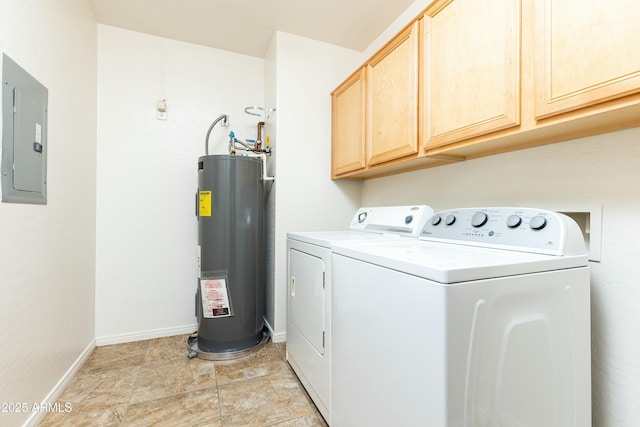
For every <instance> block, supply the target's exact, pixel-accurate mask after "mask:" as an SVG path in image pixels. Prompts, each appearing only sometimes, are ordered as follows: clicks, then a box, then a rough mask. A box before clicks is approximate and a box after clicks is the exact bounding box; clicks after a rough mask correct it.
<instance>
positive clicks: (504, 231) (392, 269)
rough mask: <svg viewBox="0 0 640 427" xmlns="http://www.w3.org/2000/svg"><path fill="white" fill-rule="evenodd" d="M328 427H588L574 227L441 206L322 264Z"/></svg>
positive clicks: (342, 247)
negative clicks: (414, 229)
mask: <svg viewBox="0 0 640 427" xmlns="http://www.w3.org/2000/svg"><path fill="white" fill-rule="evenodd" d="M331 268H332V274H333V291H332V299H331V304H332V309H331V310H332V311H331V322H332V361H331V362H332V367H331V378H332V379H331V381H332V382H331V425H332V427H342V426H348V427H355V426H367V427H371V426H389V425H393V426H427V427H451V426H461V427H462V426H465V427H485V426H486V427H498V426H514V427H585V426H590V425H591V385H590V384H591V370H590V302H589V301H590V299H589V267H588V263H587V256H586V255H585V248H584V240H583V237H582V234H581V232H580V230H579V228H578V226H577V225H576V224H575V222H574V221H573V220H571V219H570V218H568V217H566V216H564V215H561V214H558V213H555V212H549V211H543V210H539V209H527V208H481V209H456V210H447V211H443V212H440V213H438V214H436V215H435V216H434V217H433V218H432V219H431V220H430V221H429V222H428V223H427V224H426V225H425V227H424V229H423V231H422V233H421V237H420V238H419V239H405V240H404V241H387V242H373V243H371V244H361V243H358V242H343V243H339V244H336V245H334V246H333V255H332V260H331Z"/></svg>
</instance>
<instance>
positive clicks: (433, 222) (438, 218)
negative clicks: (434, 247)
mask: <svg viewBox="0 0 640 427" xmlns="http://www.w3.org/2000/svg"><path fill="white" fill-rule="evenodd" d="M441 221H442V217H441V216H440V215H434V216H432V217H431V225H438V224H440V222H441Z"/></svg>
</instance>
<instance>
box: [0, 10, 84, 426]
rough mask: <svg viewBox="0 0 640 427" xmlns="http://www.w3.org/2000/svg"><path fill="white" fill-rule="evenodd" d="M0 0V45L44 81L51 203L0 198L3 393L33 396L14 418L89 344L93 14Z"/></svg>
mask: <svg viewBox="0 0 640 427" xmlns="http://www.w3.org/2000/svg"><path fill="white" fill-rule="evenodd" d="M0 3H1V4H0V51H1V52H3V53H6V54H7V55H8V56H10V57H11V58H12V59H13V60H15V61H16V62H17V63H18V64H20V65H21V66H22V67H23V68H25V69H26V70H27V71H28V72H29V73H30V74H32V75H33V76H34V77H35V78H36V79H38V80H39V81H40V82H41V83H42V84H43V85H45V86H46V87H47V88H48V90H49V103H48V107H49V109H48V147H46V148H45V149H48V179H47V184H48V203H47V205H46V206H36V205H23V204H10V203H2V204H0V295H1V296H0V342H1V343H2V346H1V350H0V402H2V403H9V402H13V403H16V402H18V403H27V404H28V405H29V408H28V411H27V412H26V413H18V412H14V413H7V412H5V411H2V412H0V425H3V426H13V425H22V424H24V423H25V422H27V420H28V419H31V422H35V420H36V419H37V418H38V413H36V412H31V405H33V404H34V403H35V404H38V403H40V402H44V401H48V402H52V401H53V400H52V399H55V398H56V397H57V395H58V393H59V392H61V387H60V386H61V385H62V384H63V383H64V381H66V380H67V379H68V378H69V375H67V374H70V373H72V372H73V370H74V369H75V368H77V365H76V363H77V362H79V361H80V360H81V359H82V358H83V357H84V356H86V355H87V354H88V352H89V351H90V350H91V349H92V348H93V346H94V342H93V338H94V280H95V279H94V277H95V276H94V275H95V164H96V136H95V133H96V24H95V19H94V18H93V14H92V13H91V11H90V9H89V8H88V6H87V5H86V2H85V1H84V0H58V1H55V2H52V1H48V0H2V1H1V2H0ZM0 81H1V80H0ZM3 409H4V406H3Z"/></svg>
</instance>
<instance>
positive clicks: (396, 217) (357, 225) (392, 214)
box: [349, 205, 433, 237]
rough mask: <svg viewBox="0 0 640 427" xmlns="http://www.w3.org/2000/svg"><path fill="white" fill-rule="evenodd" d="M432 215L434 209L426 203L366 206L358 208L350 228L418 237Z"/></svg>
mask: <svg viewBox="0 0 640 427" xmlns="http://www.w3.org/2000/svg"><path fill="white" fill-rule="evenodd" d="M432 215H433V209H431V208H430V207H429V206H426V205H414V206H379V207H364V208H360V209H358V211H357V212H356V214H355V215H354V216H353V219H352V220H351V224H350V225H349V228H350V229H351V230H358V231H368V232H372V233H393V234H399V235H406V236H413V237H417V236H418V235H419V234H420V231H421V230H422V228H423V227H424V225H425V224H426V222H427V221H428V220H429V218H431V217H432Z"/></svg>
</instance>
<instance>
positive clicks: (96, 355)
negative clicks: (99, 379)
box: [80, 341, 149, 372]
mask: <svg viewBox="0 0 640 427" xmlns="http://www.w3.org/2000/svg"><path fill="white" fill-rule="evenodd" d="M148 348H149V341H136V342H130V343H125V344H113V345H107V346H103V347H96V349H95V350H94V351H93V353H92V354H91V356H90V357H89V359H88V360H87V362H86V363H85V364H84V366H82V368H81V369H80V372H84V371H97V370H110V369H117V368H124V367H130V366H137V365H140V364H142V362H143V361H144V357H145V355H146V354H147V349H148Z"/></svg>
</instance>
